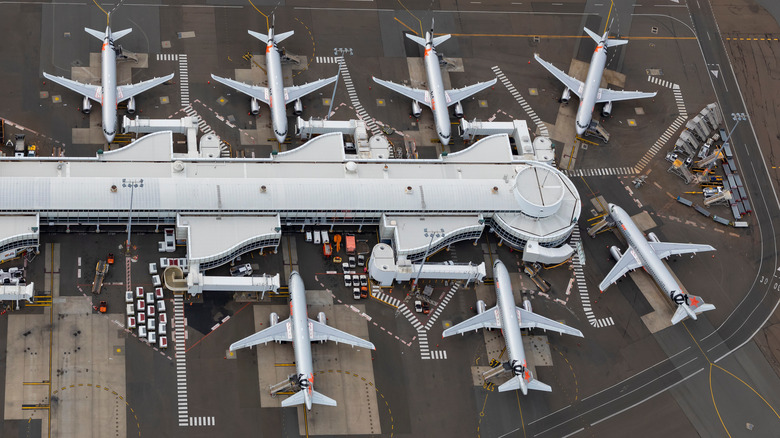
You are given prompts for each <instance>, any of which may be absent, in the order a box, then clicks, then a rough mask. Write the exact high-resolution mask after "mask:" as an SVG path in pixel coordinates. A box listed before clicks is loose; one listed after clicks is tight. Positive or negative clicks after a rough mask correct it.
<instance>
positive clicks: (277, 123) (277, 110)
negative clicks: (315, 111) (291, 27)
mask: <svg viewBox="0 0 780 438" xmlns="http://www.w3.org/2000/svg"><path fill="white" fill-rule="evenodd" d="M265 67H266V70H267V74H268V90H269V92H270V96H269V97H268V102H269V104H268V105H269V107H270V108H271V125H272V126H273V129H274V136H275V137H276V139H277V140H278V141H279V143H284V141H285V139H286V138H287V107H286V100H287V99H285V96H284V81H283V78H282V59H281V57H280V56H279V50H278V49H277V48H276V42H275V41H274V40H273V35H269V38H268V44H267V45H266V46H265Z"/></svg>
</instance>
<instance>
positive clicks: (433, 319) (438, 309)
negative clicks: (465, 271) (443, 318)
mask: <svg viewBox="0 0 780 438" xmlns="http://www.w3.org/2000/svg"><path fill="white" fill-rule="evenodd" d="M459 287H460V283H455V284H453V285H452V287H451V288H450V290H449V292H447V295H445V296H444V298H443V299H442V300H441V302H440V303H439V305H438V306H436V310H434V311H433V314H432V315H431V317H430V318H428V323H427V324H425V330H430V329H431V327H433V324H434V323H435V322H436V320H437V319H438V318H439V315H441V312H442V311H443V310H444V307H445V306H446V305H447V303H449V302H450V300H451V299H452V296H453V295H455V292H456V291H457V290H458V288H459Z"/></svg>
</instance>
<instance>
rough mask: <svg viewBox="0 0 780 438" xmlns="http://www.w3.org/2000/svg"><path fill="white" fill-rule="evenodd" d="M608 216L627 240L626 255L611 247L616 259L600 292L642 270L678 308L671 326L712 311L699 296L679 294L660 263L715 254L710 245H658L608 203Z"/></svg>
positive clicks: (656, 239) (666, 243) (617, 208)
mask: <svg viewBox="0 0 780 438" xmlns="http://www.w3.org/2000/svg"><path fill="white" fill-rule="evenodd" d="M609 215H610V216H612V219H613V220H614V221H615V225H616V226H617V229H618V230H620V232H621V233H622V234H623V236H624V237H625V238H626V241H628V249H627V250H626V252H625V254H621V253H620V250H619V249H618V248H617V247H616V246H613V247H611V248H610V249H609V252H610V253H611V254H612V257H614V258H615V260H617V264H616V265H615V266H614V267H613V268H612V270H611V271H609V274H607V277H606V278H605V279H604V281H602V282H601V284H599V289H601V291H602V292H604V290H606V289H607V288H608V287H609V286H610V285H611V284H613V283H615V282H616V281H618V280H619V279H620V278H621V277H623V276H624V275H626V273H628V272H629V271H633V270H634V269H636V268H640V267H643V266H644V268H645V270H646V271H647V273H648V274H650V276H651V277H653V280H655V282H656V283H657V284H658V287H660V288H661V290H662V291H663V292H664V293H666V294H667V295H669V299H671V300H672V302H673V303H674V304H676V305H677V310H676V311H675V312H674V315H673V316H672V324H677V323H678V322H680V321H682V320H683V319H685V317H687V316H690V317H691V318H693V319H696V315H698V314H700V313H702V312H706V311H708V310H712V309H714V308H715V306H714V305H712V304H707V303H705V302H704V300H702V299H701V297H697V296H696V295H687V294H684V293H682V292H681V289H682V287H681V286H680V285H679V284H677V282H676V281H675V280H674V277H672V274H671V273H670V272H669V270H668V269H667V268H666V266H664V264H663V263H662V262H661V259H662V258H663V259H665V258H667V257H669V256H670V255H680V254H693V253H697V252H700V251H715V248H713V247H711V246H710V245H697V244H692V243H670V242H661V241H659V240H658V237H657V236H656V235H655V234H654V233H647V239H645V236H644V235H643V234H642V232H641V231H639V228H637V226H636V224H634V221H633V220H631V216H629V215H628V213H626V212H625V210H623V209H622V208H620V207H618V206H617V205H614V204H609Z"/></svg>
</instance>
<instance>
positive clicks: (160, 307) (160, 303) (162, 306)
mask: <svg viewBox="0 0 780 438" xmlns="http://www.w3.org/2000/svg"><path fill="white" fill-rule="evenodd" d="M157 311H158V312H160V313H165V301H163V300H160V301H158V302H157Z"/></svg>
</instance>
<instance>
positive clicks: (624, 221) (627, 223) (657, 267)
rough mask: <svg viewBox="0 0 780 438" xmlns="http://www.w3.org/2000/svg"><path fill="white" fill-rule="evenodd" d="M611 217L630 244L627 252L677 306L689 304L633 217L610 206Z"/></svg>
mask: <svg viewBox="0 0 780 438" xmlns="http://www.w3.org/2000/svg"><path fill="white" fill-rule="evenodd" d="M610 216H612V219H614V220H615V225H616V226H617V228H618V230H620V232H621V233H622V234H623V237H625V238H626V241H627V242H628V248H627V249H626V251H632V252H633V254H634V255H635V256H636V258H637V259H638V260H639V261H640V262H641V263H642V265H643V266H644V268H645V270H646V271H647V273H648V274H650V276H651V277H653V280H655V282H656V284H658V287H660V288H661V290H662V291H663V292H664V293H665V294H666V295H667V296H668V297H669V299H671V300H672V302H673V303H674V304H675V305H679V304H680V303H683V302H685V303H686V304H690V303H687V302H686V300H687V297H686V295H685V294H683V293H682V291H681V290H682V288H681V287H680V285H679V284H677V282H676V281H675V280H674V277H672V274H671V272H669V269H667V267H666V266H665V265H664V263H663V262H662V261H661V259H660V258H658V256H657V255H656V254H655V251H653V248H651V247H650V244H649V243H648V242H647V239H646V238H645V236H644V234H642V232H641V231H639V228H637V226H636V224H634V221H633V220H631V216H629V215H628V213H626V211H625V210H623V209H622V208H620V207H618V206H617V205H610Z"/></svg>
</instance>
